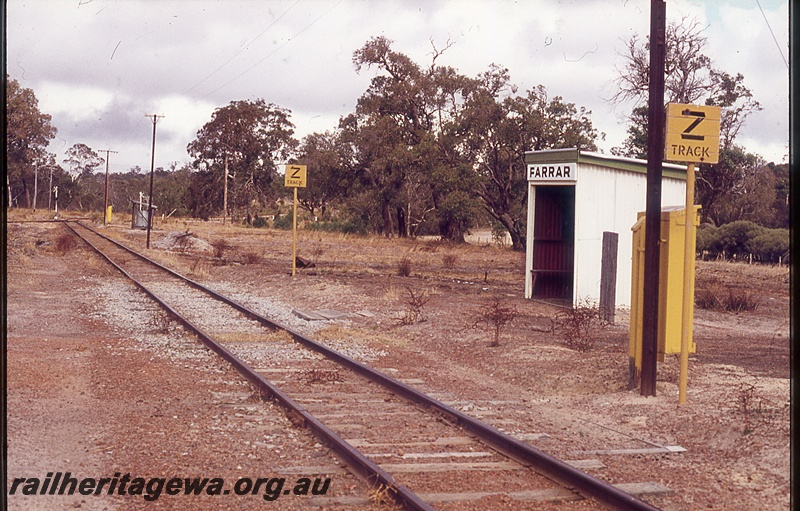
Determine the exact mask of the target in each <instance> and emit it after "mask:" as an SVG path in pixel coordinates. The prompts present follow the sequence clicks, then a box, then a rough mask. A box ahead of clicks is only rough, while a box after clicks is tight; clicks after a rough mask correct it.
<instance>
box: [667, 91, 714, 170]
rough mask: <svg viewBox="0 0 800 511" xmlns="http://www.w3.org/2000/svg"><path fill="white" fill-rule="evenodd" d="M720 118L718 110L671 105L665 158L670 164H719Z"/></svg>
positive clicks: (697, 106)
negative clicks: (679, 162) (672, 162)
mask: <svg viewBox="0 0 800 511" xmlns="http://www.w3.org/2000/svg"><path fill="white" fill-rule="evenodd" d="M719 118H720V108H719V107H716V106H700V105H685V104H678V103H674V104H673V103H670V104H669V105H667V129H666V131H667V137H666V143H665V144H664V153H665V154H664V156H665V158H666V159H667V160H670V161H682V162H697V163H717V162H718V161H719Z"/></svg>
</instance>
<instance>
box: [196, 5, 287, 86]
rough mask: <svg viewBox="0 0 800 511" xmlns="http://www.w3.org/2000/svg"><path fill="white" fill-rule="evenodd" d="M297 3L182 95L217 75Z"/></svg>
mask: <svg viewBox="0 0 800 511" xmlns="http://www.w3.org/2000/svg"><path fill="white" fill-rule="evenodd" d="M299 3H300V0H297V1H296V2H295V3H294V4H292V5H291V7H289V8H288V9H286V11H284V13H283V14H281V15H280V16H278V17H277V18H275V21H273V22H272V23H270V24H269V26H268V27H267V28H265V29H264V30H262V31H261V33H260V34H258V35H257V36H255V37H254V38H253V39H252V40H251V41H250V42H249V43H247V44H246V45H245V46H244V47H243V48H242V49H241V50H239V51H237V52H236V53H234V54H233V56H232V57H231V58H229V59H228V60H226V61H225V62H223V63H222V65H221V66H219V67H218V68H216V69H215V70H213V71H212V72H211V73H209V74H208V76H206V77H205V78H203V79H202V80H200V81H199V82H197V83H196V84H194V85H192V86H191V87H189V88H188V89H186V90H185V91H183V93H184V94H186V93H188V92H191V91H192V90H194V89H195V88H197V86H198V85H200V84H202V83H203V82H205V81H206V80H208V79H209V78H211V77H212V76H214V75H215V74H217V73H218V72H219V70H221V69H222V68H223V67H225V66H227V65H228V64H230V62H231V61H232V60H233V59H235V58H236V57H238V56H239V55H240V54H241V53H242V52H243V51H245V50H246V49H247V48H249V47H250V45H251V44H253V43H254V42H256V40H257V39H258V38H259V37H261V36H262V35H264V34H266V33H267V30H269V29H270V28H272V27H273V26H274V25H275V23H277V22H279V21H280V20H281V18H283V17H284V16H286V14H288V12H289V11H291V10H292V8H293V7H294V6H295V5H297V4H299Z"/></svg>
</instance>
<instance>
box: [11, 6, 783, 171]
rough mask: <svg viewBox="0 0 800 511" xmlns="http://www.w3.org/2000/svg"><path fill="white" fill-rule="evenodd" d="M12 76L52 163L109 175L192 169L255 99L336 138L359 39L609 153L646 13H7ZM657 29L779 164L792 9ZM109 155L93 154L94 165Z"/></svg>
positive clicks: (232, 9) (680, 9) (312, 9)
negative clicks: (211, 133) (105, 167)
mask: <svg viewBox="0 0 800 511" xmlns="http://www.w3.org/2000/svg"><path fill="white" fill-rule="evenodd" d="M7 16H8V18H7V23H8V27H7V28H8V31H7V34H8V46H7V52H8V53H7V58H8V61H7V66H8V73H9V75H10V76H11V77H12V78H14V79H16V80H18V81H19V82H20V84H21V85H22V86H23V87H28V88H31V89H33V90H34V92H35V94H36V96H37V98H38V99H39V108H40V110H41V111H42V112H44V113H48V114H50V115H52V116H53V125H54V126H55V127H56V128H58V136H57V138H56V139H54V140H53V142H52V143H51V145H50V150H51V151H52V152H54V153H56V155H57V158H58V162H59V163H60V162H61V161H62V160H63V159H64V153H65V151H66V150H67V149H69V148H70V147H72V145H74V144H76V143H84V144H87V145H88V146H89V147H91V148H92V149H94V150H97V151H99V150H105V149H111V150H114V151H118V153H117V154H111V157H110V161H111V166H110V168H111V170H112V171H117V172H124V171H127V170H128V169H130V168H131V167H133V166H135V165H139V166H140V167H142V168H143V169H145V170H149V168H150V144H151V138H152V130H153V122H152V117H150V118H146V117H145V115H146V114H149V115H151V116H152V114H159V115H164V116H165V117H164V118H163V119H159V121H158V124H157V142H156V155H155V162H156V163H155V164H156V166H165V167H166V166H168V165H169V164H170V162H173V161H177V162H185V161H189V156H188V154H187V153H186V146H187V144H189V142H191V141H192V140H193V139H194V137H195V135H196V133H197V130H198V129H200V128H201V127H202V125H203V124H204V123H205V122H207V121H208V120H209V119H210V117H211V113H212V112H213V111H214V109H216V108H219V107H222V106H225V105H227V104H228V103H229V102H230V101H234V100H243V99H248V100H254V99H257V98H263V99H264V100H265V101H267V102H271V103H275V104H276V105H278V106H280V107H283V108H287V109H289V110H291V112H292V117H291V120H292V122H293V123H294V124H295V126H296V134H297V136H298V138H300V137H302V136H304V135H306V134H309V133H312V132H315V131H319V132H322V131H326V130H333V129H334V128H335V127H336V125H337V122H338V119H339V117H340V116H342V115H346V114H348V113H350V112H352V111H353V110H354V108H355V104H356V101H357V99H358V97H359V96H360V95H361V94H362V93H363V92H364V91H365V90H366V88H367V85H368V83H369V80H370V79H371V78H372V77H373V76H374V70H362V71H361V73H357V72H356V70H355V68H354V66H353V63H352V55H353V52H354V51H355V50H357V49H358V48H360V47H362V46H363V45H364V43H366V42H367V41H368V40H369V39H370V37H373V36H385V37H387V38H389V39H391V40H393V41H394V45H393V49H394V50H395V51H398V52H401V53H404V54H406V55H408V56H409V57H411V58H412V59H413V60H414V61H415V62H417V63H418V64H420V65H427V64H429V63H430V59H431V52H432V46H431V41H433V44H435V45H436V47H437V48H439V49H441V48H443V47H444V46H445V45H446V44H447V42H448V41H450V43H452V46H451V47H450V48H449V49H447V51H446V52H445V53H444V54H443V55H442V56H441V57H439V59H438V60H437V63H438V64H443V65H448V66H452V67H454V68H456V69H457V70H458V71H459V72H461V73H463V74H465V75H467V76H472V77H474V76H477V75H478V74H479V73H481V72H483V71H485V70H486V69H487V68H488V66H489V64H491V63H496V64H499V65H501V66H504V67H506V68H508V69H509V71H510V74H511V79H512V82H513V83H514V84H516V85H517V86H518V87H519V89H520V91H525V90H528V89H531V88H533V87H535V86H537V85H539V84H542V85H544V86H545V87H546V88H547V90H548V93H549V94H550V96H551V97H552V96H555V95H559V96H562V97H563V98H564V101H566V102H570V103H575V104H576V105H577V106H578V107H581V106H585V107H586V108H588V109H589V110H591V111H592V115H591V118H592V121H593V123H594V126H595V128H597V130H598V131H600V132H603V133H605V134H606V136H605V140H604V141H600V143H599V146H600V149H601V150H602V151H604V152H606V153H608V152H609V151H610V149H611V148H612V147H615V146H619V145H620V144H621V143H622V141H623V140H624V138H625V124H624V117H625V116H626V114H627V113H628V112H629V111H630V107H631V106H632V105H626V106H618V107H613V106H612V105H611V104H610V103H609V102H607V101H606V100H605V98H608V97H609V96H610V95H611V93H612V92H613V90H614V89H613V80H614V78H615V76H616V68H621V67H622V66H623V65H624V62H623V61H622V59H621V57H620V56H619V55H618V54H619V53H620V52H622V51H623V49H624V43H623V40H624V39H627V38H629V37H630V36H632V35H633V34H639V35H640V36H646V35H647V34H648V32H649V23H650V2H649V1H647V0H519V1H514V0H250V1H239V0H219V1H214V0H116V1H112V0H7ZM667 18H668V20H670V21H677V20H681V19H682V18H687V19H690V20H691V19H697V20H698V21H699V22H700V23H701V24H702V25H704V26H706V27H707V28H706V29H705V32H704V34H705V35H706V37H707V38H708V46H707V48H706V54H707V55H708V56H709V57H711V59H712V61H713V64H714V66H715V67H717V68H718V69H722V70H724V71H727V72H729V73H732V74H735V73H739V72H741V73H742V74H744V76H745V84H746V85H747V86H748V87H749V88H750V89H751V90H752V91H753V94H754V96H755V98H756V99H757V100H758V101H759V102H760V103H761V104H762V105H763V110H762V111H760V112H757V113H756V114H754V115H752V116H751V117H750V119H749V120H748V122H747V124H746V126H745V128H744V129H743V131H742V132H741V133H740V135H739V138H738V139H737V141H738V143H739V144H741V145H743V146H744V147H745V148H746V149H747V150H748V151H751V152H755V153H757V154H760V155H762V156H763V157H764V158H765V159H767V160H768V161H775V162H784V161H788V94H789V93H788V65H787V63H786V59H788V54H789V52H788V1H787V0H713V1H700V0H668V1H667ZM104 154H105V153H103V155H104Z"/></svg>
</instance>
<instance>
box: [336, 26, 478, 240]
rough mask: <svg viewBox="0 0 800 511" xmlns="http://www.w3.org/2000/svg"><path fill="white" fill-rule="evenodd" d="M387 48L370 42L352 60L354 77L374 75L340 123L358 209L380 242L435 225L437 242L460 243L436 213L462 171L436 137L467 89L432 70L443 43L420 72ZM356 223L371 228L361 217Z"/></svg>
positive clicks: (464, 81)
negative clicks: (373, 72)
mask: <svg viewBox="0 0 800 511" xmlns="http://www.w3.org/2000/svg"><path fill="white" fill-rule="evenodd" d="M391 45H392V41H390V40H389V39H387V38H385V37H373V38H371V39H370V40H369V41H368V42H367V43H366V44H365V45H364V46H363V47H362V48H360V49H359V50H356V51H355V52H354V55H353V63H354V65H355V67H356V71H357V72H360V71H361V70H362V69H364V68H367V69H369V68H372V67H375V68H376V69H377V70H378V74H377V75H376V76H374V77H373V78H372V80H371V81H370V85H369V87H368V88H367V90H366V91H365V92H364V94H363V95H362V96H361V97H360V98H359V99H358V102H357V105H356V110H355V112H354V113H352V114H350V115H348V116H346V117H344V118H343V119H342V120H341V121H340V128H341V130H342V132H341V136H342V139H343V141H344V142H345V143H347V144H350V146H351V148H352V154H353V159H354V165H353V167H352V171H353V172H354V173H355V174H356V175H357V176H358V179H359V181H360V182H361V183H362V187H361V188H360V190H359V197H360V198H361V203H362V204H363V205H364V206H365V207H371V208H377V211H379V212H380V226H379V230H380V231H381V232H383V233H384V234H385V235H386V236H393V235H394V234H395V233H397V234H400V235H401V236H407V235H413V234H414V232H415V230H416V228H417V227H419V225H421V224H422V223H423V222H426V221H428V220H429V219H430V218H432V217H436V218H437V220H438V223H439V230H440V234H442V236H444V237H445V238H448V239H454V240H459V239H462V240H463V235H464V230H465V229H466V225H464V224H463V222H460V223H457V224H453V221H455V220H456V216H453V215H448V214H446V211H444V210H443V208H444V207H445V201H446V199H447V197H448V196H449V195H450V194H451V193H453V192H455V191H458V190H462V191H463V190H464V189H465V186H466V185H465V184H464V181H463V180H461V179H458V178H457V175H458V173H459V172H460V171H461V170H462V169H463V166H462V165H461V162H460V161H457V160H455V161H454V160H452V159H451V158H449V157H448V154H447V153H446V152H445V151H444V147H443V145H442V139H441V137H442V134H443V132H444V129H445V127H446V125H447V124H448V123H449V122H451V120H452V119H454V118H455V117H456V116H457V115H458V113H459V111H460V109H461V108H462V107H463V104H464V99H465V97H466V96H467V95H468V94H469V92H470V90H471V87H472V86H473V85H472V84H473V81H472V80H470V79H468V78H466V77H465V76H463V75H460V74H459V73H457V72H456V71H455V70H454V69H453V68H450V67H446V66H441V65H438V64H437V63H436V61H437V59H438V58H439V57H440V56H441V55H442V54H443V53H444V52H445V51H446V50H447V48H448V47H449V46H450V43H448V44H447V45H446V46H445V47H444V48H443V49H441V50H440V49H437V48H436V47H435V45H434V46H433V58H432V59H431V63H430V65H429V66H428V67H422V66H420V65H418V64H416V63H415V62H413V61H412V60H411V59H410V58H409V57H408V56H407V55H404V54H402V53H399V52H396V51H394V50H392V47H391ZM454 176H456V177H454ZM443 213H444V214H443ZM363 216H367V217H371V218H370V220H373V221H374V220H375V218H374V217H372V215H371V214H370V213H369V212H367V211H365V212H364V214H363V215H362V217H363Z"/></svg>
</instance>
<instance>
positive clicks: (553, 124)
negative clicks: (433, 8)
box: [453, 65, 598, 250]
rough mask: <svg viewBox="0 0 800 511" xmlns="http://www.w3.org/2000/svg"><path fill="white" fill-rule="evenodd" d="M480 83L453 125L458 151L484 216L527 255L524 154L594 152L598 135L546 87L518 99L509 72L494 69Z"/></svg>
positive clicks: (583, 113) (585, 115)
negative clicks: (569, 150)
mask: <svg viewBox="0 0 800 511" xmlns="http://www.w3.org/2000/svg"><path fill="white" fill-rule="evenodd" d="M479 78H480V87H479V89H478V90H476V91H475V92H473V94H472V95H470V97H469V99H468V100H467V103H466V105H465V108H464V109H463V111H462V112H461V114H460V115H459V117H458V118H457V119H455V120H454V124H453V132H454V134H455V136H454V138H453V140H454V141H455V146H454V148H455V149H456V150H457V151H459V152H460V153H461V159H462V160H463V161H467V162H470V164H471V168H472V171H473V176H474V178H473V179H472V180H471V183H473V185H474V186H473V191H474V193H475V194H477V196H478V197H479V198H480V201H481V204H482V206H483V208H484V209H485V211H486V212H487V213H488V214H489V215H490V216H491V217H492V218H493V219H495V220H496V221H497V222H499V223H501V224H502V225H503V227H505V229H506V230H507V231H508V232H509V234H510V236H511V241H512V246H513V248H514V250H525V241H526V240H525V233H526V211H527V209H526V204H527V202H526V201H527V191H528V188H527V178H526V174H525V152H526V151H531V150H542V149H555V148H565V147H577V148H580V149H586V150H596V145H595V140H596V139H597V137H598V134H597V131H596V130H595V129H594V127H593V126H592V122H591V119H590V118H589V116H590V115H591V112H590V111H588V110H586V109H585V108H583V107H581V108H580V109H578V108H577V107H576V106H575V105H574V104H573V103H566V102H564V100H563V98H562V97H560V96H554V97H553V98H549V97H548V94H547V90H546V89H545V87H544V86H542V85H539V86H538V87H536V88H534V89H531V90H529V91H527V92H526V93H525V94H524V95H517V94H516V92H517V88H516V87H515V86H514V85H512V84H511V81H510V77H509V72H508V70H507V69H505V68H501V67H499V66H496V65H492V66H490V68H489V70H488V71H487V72H485V73H483V74H481V75H480V77H479Z"/></svg>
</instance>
